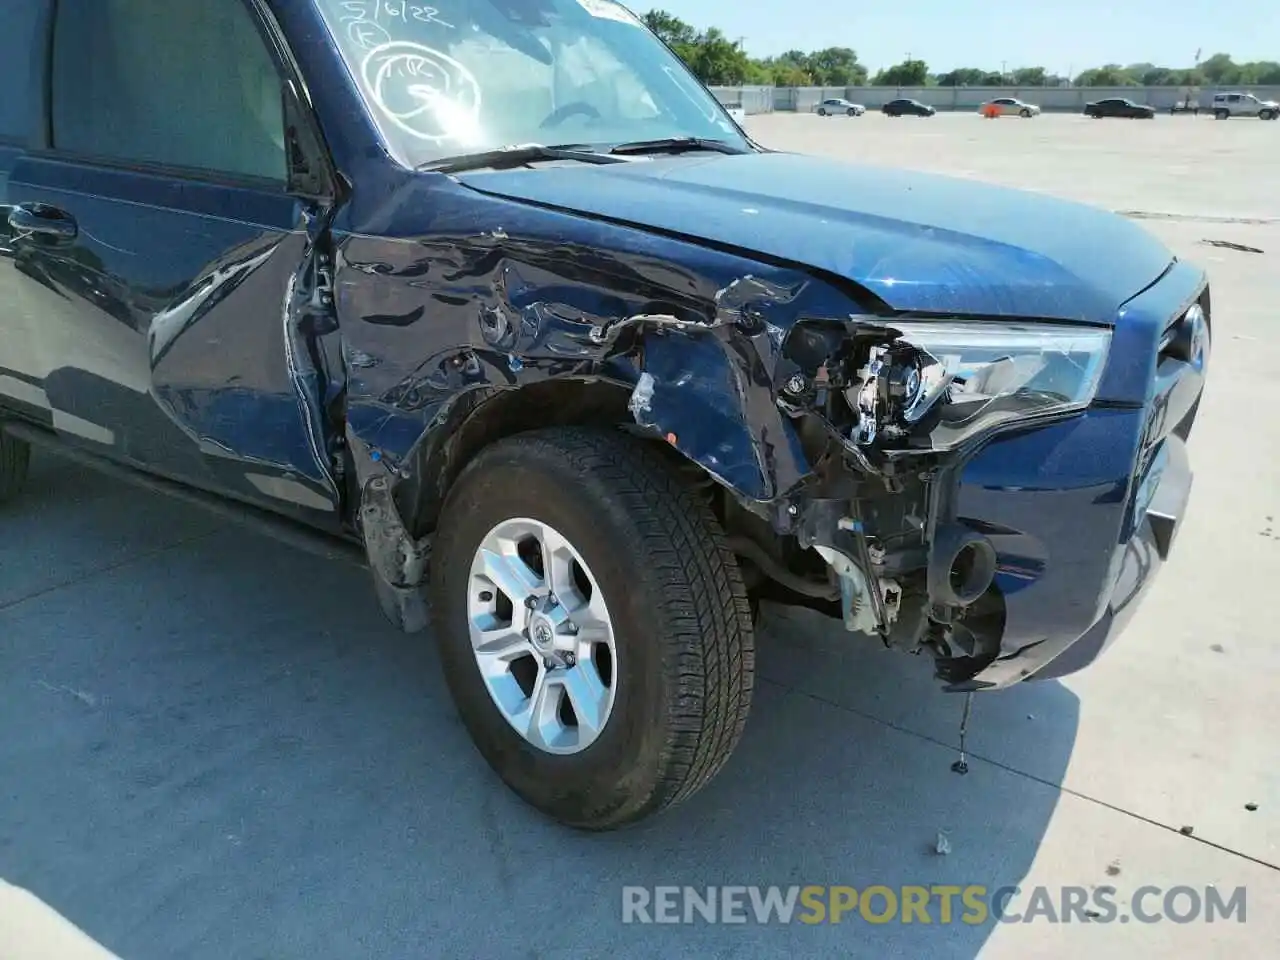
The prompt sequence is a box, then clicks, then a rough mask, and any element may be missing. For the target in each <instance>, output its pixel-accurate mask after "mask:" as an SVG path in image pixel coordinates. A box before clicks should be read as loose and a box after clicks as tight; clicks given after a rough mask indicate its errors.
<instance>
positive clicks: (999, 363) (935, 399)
mask: <svg viewBox="0 0 1280 960" xmlns="http://www.w3.org/2000/svg"><path fill="white" fill-rule="evenodd" d="M1207 311H1208V293H1207V287H1206V285H1205V283H1204V278H1203V275H1202V274H1200V273H1199V272H1198V271H1195V270H1193V269H1191V268H1189V267H1182V266H1176V267H1175V268H1174V269H1172V270H1171V271H1170V272H1169V274H1168V275H1167V276H1166V277H1165V278H1164V279H1163V280H1162V281H1161V282H1159V283H1157V284H1156V285H1154V286H1153V287H1151V288H1149V289H1148V291H1146V292H1145V293H1144V294H1142V295H1140V296H1139V297H1137V298H1135V299H1134V300H1133V301H1131V302H1130V303H1129V304H1127V305H1126V307H1125V308H1124V310H1123V311H1122V315H1121V316H1120V317H1119V318H1118V319H1117V323H1116V325H1115V326H1114V327H1111V328H1103V327H1099V326H1096V325H1094V326H1091V325H1086V324H1080V325H1072V324H1061V323H1059V324H1048V323H1038V322H1033V321H1027V322H1023V323H1017V322H1012V323H1008V322H999V323H989V322H983V321H978V322H964V321H949V320H940V321H938V320H929V319H923V318H922V319H918V320H917V319H911V318H908V319H907V320H905V321H904V320H898V319H896V318H893V319H881V320H868V322H865V323H863V322H860V321H858V320H856V319H855V320H854V321H852V322H850V323H846V324H844V325H843V326H842V327H841V326H840V325H832V324H825V325H824V324H821V323H819V324H816V325H814V326H812V327H809V328H806V327H805V324H804V323H803V322H801V323H798V324H797V325H796V326H795V328H793V330H792V331H791V334H790V336H789V337H788V339H787V341H786V343H785V345H784V348H783V350H782V351H781V353H782V357H781V362H780V363H779V364H778V365H777V367H776V368H775V369H774V370H773V371H772V378H766V376H765V372H764V368H763V367H760V368H759V369H758V370H756V371H754V373H753V372H752V367H751V365H750V364H749V363H744V362H742V360H743V357H744V356H745V355H746V354H745V353H743V354H740V355H735V354H734V353H733V349H732V348H733V343H734V341H733V339H732V338H730V337H715V336H709V337H698V336H693V337H684V336H681V337H679V338H678V340H679V342H676V338H674V337H664V336H662V335H656V336H651V337H649V338H648V340H647V342H646V352H645V365H644V367H643V372H642V373H641V375H640V379H639V381H638V382H637V384H636V387H635V389H634V391H633V393H632V397H631V404H630V411H631V413H632V415H633V416H634V418H635V419H636V421H637V422H638V423H639V424H641V425H642V426H647V427H650V428H651V429H654V430H656V431H657V432H658V433H659V434H661V435H665V438H666V440H667V441H668V442H669V443H671V444H673V445H675V446H677V447H679V448H681V449H682V450H683V451H684V452H685V453H686V455H688V456H690V457H691V458H692V459H694V460H696V461H697V462H698V463H699V464H701V465H702V466H704V467H705V468H706V469H707V470H708V472H710V473H711V474H712V475H713V476H715V478H716V479H717V480H719V481H720V482H721V483H722V484H723V485H725V486H726V487H729V488H730V489H731V490H733V491H734V492H735V493H736V494H738V495H739V497H740V498H743V499H749V500H750V501H752V502H751V503H750V507H751V508H752V509H753V511H754V512H755V513H756V514H757V515H758V516H759V517H761V518H762V519H765V520H767V521H768V522H769V523H770V525H771V526H772V528H773V532H774V533H775V534H781V535H783V536H789V537H795V539H796V541H797V542H798V544H799V546H800V547H801V548H802V549H805V550H809V549H811V550H812V552H813V553H816V554H817V555H818V556H820V557H821V558H822V560H823V561H824V563H825V566H826V568H827V577H828V579H829V581H830V582H831V584H832V586H833V588H834V589H833V591H832V595H831V597H830V599H832V600H834V601H835V602H836V603H837V605H838V610H839V614H840V616H841V618H842V620H843V622H844V624H845V626H846V628H847V629H849V630H851V631H856V632H860V633H868V634H873V635H879V636H880V637H881V638H882V639H884V641H885V642H886V644H888V645H890V646H894V647H900V648H904V649H913V650H914V649H919V648H921V647H924V648H928V649H931V650H932V651H933V652H934V654H935V656H936V657H937V658H938V660H939V676H940V678H941V679H943V680H944V681H945V682H946V684H947V687H948V689H951V690H957V691H960V690H973V689H991V688H996V687H1002V686H1006V685H1009V684H1011V683H1015V682H1019V681H1022V680H1026V679H1028V678H1031V677H1038V678H1047V677H1055V676H1062V675H1065V674H1067V673H1070V672H1073V671H1075V670H1078V669H1080V668H1082V667H1084V666H1085V665H1087V664H1088V663H1089V662H1091V661H1092V660H1093V659H1094V658H1096V657H1097V656H1098V655H1099V654H1100V653H1101V651H1102V650H1103V648H1104V647H1105V646H1106V645H1107V644H1108V643H1109V642H1110V641H1111V640H1112V639H1114V637H1115V636H1116V634H1118V633H1119V632H1120V630H1121V629H1122V628H1123V626H1124V625H1125V624H1126V623H1127V622H1128V620H1129V618H1130V617H1131V616H1132V615H1133V613H1134V611H1135V610H1136V608H1137V604H1138V601H1139V600H1140V599H1141V597H1142V596H1143V595H1144V593H1145V590H1146V588H1147V586H1148V585H1149V584H1150V582H1151V581H1152V579H1153V577H1154V576H1155V574H1156V573H1157V572H1158V570H1159V569H1160V567H1161V566H1162V564H1163V563H1164V561H1165V560H1166V559H1167V558H1168V556H1169V551H1170V549H1171V547H1172V543H1173V540H1174V536H1175V534H1176V532H1177V530H1178V527H1179V524H1180V522H1181V519H1182V517H1183V515H1184V514H1185V509H1186V504H1187V501H1188V498H1189V495H1190V488H1191V471H1190V467H1189V463H1188V458H1187V452H1186V444H1185V440H1186V436H1187V434H1188V432H1189V430H1190V428H1191V424H1192V422H1193V420H1194V415H1195V408H1196V403H1197V401H1198V399H1199V396H1200V394H1201V391H1202V389H1203V384H1204V378H1205V373H1206V365H1207V362H1208V351H1209V328H1208V323H1209V321H1208V312H1207ZM859 338H862V342H861V344H859V342H858V341H859ZM694 371H697V376H696V377H695V375H694ZM768 379H771V383H770V391H769V394H768V397H769V401H770V404H771V405H772V406H775V407H777V408H778V409H780V410H782V411H783V412H784V413H785V414H787V417H788V419H787V420H784V421H783V422H782V423H778V422H777V420H776V419H771V418H770V416H769V413H771V412H773V411H765V410H762V409H761V410H756V409H753V408H752V400H755V401H756V402H757V404H758V402H759V399H760V397H761V395H762V394H763V393H764V391H762V390H760V389H759V387H761V386H762V385H763V383H764V382H766V380H768ZM695 399H696V400H697V402H698V407H699V409H700V410H702V411H703V412H706V411H708V410H709V411H710V412H711V413H712V414H714V416H702V417H700V418H694V417H690V416H689V415H688V411H689V405H688V404H689V402H690V401H692V400H695ZM815 424H816V425H818V429H817V430H816V431H815V429H814V427H815ZM770 427H771V428H772V429H769V428H770ZM815 433H816V434H820V435H821V436H822V438H823V440H824V441H825V442H826V444H827V446H826V447H823V445H822V444H821V443H815V440H814V437H815ZM748 559H754V557H753V556H751V555H748ZM775 579H778V580H779V581H781V574H779V575H778V576H776V577H775ZM811 595H813V596H817V595H818V594H817V593H816V592H815V593H813V594H811Z"/></svg>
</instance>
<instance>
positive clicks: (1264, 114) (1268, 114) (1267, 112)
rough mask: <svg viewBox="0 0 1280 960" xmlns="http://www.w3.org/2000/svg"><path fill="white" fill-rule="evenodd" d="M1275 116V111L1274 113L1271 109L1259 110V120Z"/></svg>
mask: <svg viewBox="0 0 1280 960" xmlns="http://www.w3.org/2000/svg"><path fill="white" fill-rule="evenodd" d="M1274 117H1275V114H1274V113H1272V112H1271V111H1270V110H1259V111H1258V119H1259V120H1271V119H1272V118H1274Z"/></svg>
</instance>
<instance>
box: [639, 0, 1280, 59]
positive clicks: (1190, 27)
mask: <svg viewBox="0 0 1280 960" xmlns="http://www.w3.org/2000/svg"><path fill="white" fill-rule="evenodd" d="M626 2H627V3H628V5H629V6H630V7H631V8H632V9H633V10H635V11H636V12H637V13H644V12H646V11H647V10H650V9H653V8H658V9H663V10H667V11H668V12H670V13H673V14H675V15H676V16H678V17H680V18H681V19H682V20H685V21H686V22H688V23H690V24H692V25H693V26H695V27H699V28H706V27H710V26H716V27H720V28H721V29H722V30H724V32H725V33H726V34H727V35H728V36H729V37H730V38H731V39H735V40H736V39H738V38H739V37H741V38H743V45H744V47H745V48H746V50H747V52H748V53H750V54H751V55H752V56H768V55H770V54H777V53H781V52H782V51H784V50H788V49H791V48H797V49H801V50H813V49H818V48H821V47H830V46H842V47H852V48H853V49H854V50H856V51H857V53H858V59H859V60H860V61H862V62H863V63H864V64H866V65H867V66H868V67H870V68H871V69H873V70H876V69H879V68H881V67H885V66H888V65H890V64H893V63H898V62H900V61H902V60H904V59H906V56H907V54H908V53H910V54H911V55H912V56H913V57H915V58H917V59H923V60H925V61H927V62H928V64H929V67H930V69H931V70H933V71H934V72H938V71H944V70H950V69H954V68H955V67H986V68H988V69H995V70H998V69H1000V63H1001V61H1004V62H1005V63H1006V64H1007V65H1008V66H1007V68H1008V69H1010V70H1012V69H1014V68H1015V67H1024V66H1026V67H1031V66H1043V67H1046V68H1048V70H1049V71H1050V72H1051V73H1059V74H1066V72H1067V70H1068V69H1070V70H1071V71H1072V75H1074V74H1078V73H1079V72H1080V71H1081V70H1084V69H1086V68H1088V67H1093V66H1099V65H1101V64H1103V63H1121V64H1129V63H1145V62H1150V63H1155V64H1157V65H1158V66H1168V67H1182V66H1188V67H1189V66H1191V64H1192V62H1193V60H1194V59H1195V54H1196V48H1197V47H1201V48H1203V50H1204V56H1205V57H1208V56H1210V55H1211V54H1213V53H1217V52H1224V53H1229V54H1231V55H1232V57H1233V58H1234V59H1235V60H1237V61H1246V60H1280V0H1234V2H1226V0H1216V2H1215V0H1163V2H1160V0H1073V2H1069V3H1049V2H1046V0H1030V2H1022V3H1010V4H1004V3H983V2H980V0H915V2H911V3H905V4H897V3H891V2H885V0H880V2H874V0H873V2H871V3H848V4H843V3H842V4H836V3H830V2H823V0H745V2H744V0H662V2H653V3H646V2H644V0H626Z"/></svg>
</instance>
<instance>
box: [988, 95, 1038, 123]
mask: <svg viewBox="0 0 1280 960" xmlns="http://www.w3.org/2000/svg"><path fill="white" fill-rule="evenodd" d="M978 112H979V113H981V114H982V115H983V116H992V115H994V116H998V117H1024V118H1029V117H1038V116H1039V115H1040V108H1039V107H1038V106H1036V105H1035V104H1034V103H1023V102H1022V101H1021V100H1019V99H1017V98H1016V97H996V98H995V99H994V100H988V101H987V102H986V103H984V104H983V105H982V106H981V107H979V108H978Z"/></svg>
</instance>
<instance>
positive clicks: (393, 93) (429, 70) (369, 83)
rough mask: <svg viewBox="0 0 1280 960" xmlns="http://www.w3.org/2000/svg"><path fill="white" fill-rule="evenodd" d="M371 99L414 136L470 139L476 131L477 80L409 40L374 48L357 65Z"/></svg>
mask: <svg viewBox="0 0 1280 960" xmlns="http://www.w3.org/2000/svg"><path fill="white" fill-rule="evenodd" d="M360 73H361V76H362V77H363V79H364V83H365V86H366V87H367V88H368V90H369V95H370V98H371V99H372V101H373V103H374V104H375V105H376V106H377V108H378V109H379V110H380V111H381V112H382V113H383V115H385V116H386V118H387V119H388V120H390V121H391V122H392V123H394V124H395V125H396V126H397V127H399V128H400V129H401V130H403V131H404V132H405V133H408V134H409V135H410V136H413V137H416V138H418V139H419V140H427V141H432V142H437V143H438V142H440V141H444V140H460V141H464V142H467V141H473V140H476V139H478V137H479V132H480V84H479V83H478V82H477V81H476V78H475V76H474V75H473V74H472V73H471V71H470V70H468V69H467V68H466V67H464V66H463V65H462V64H461V63H459V62H458V61H457V60H454V59H453V58H452V57H449V56H446V55H445V54H443V53H441V52H440V51H439V50H433V49H431V48H430V47H424V46H422V45H421V44H418V43H409V42H408V41H394V42H391V43H383V44H379V45H378V46H376V47H374V48H373V49H372V50H370V51H369V52H368V54H366V56H365V58H364V62H363V63H362V64H361V69H360Z"/></svg>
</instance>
